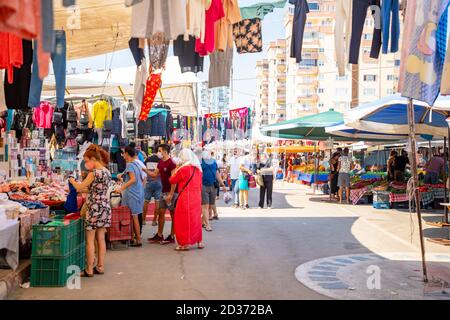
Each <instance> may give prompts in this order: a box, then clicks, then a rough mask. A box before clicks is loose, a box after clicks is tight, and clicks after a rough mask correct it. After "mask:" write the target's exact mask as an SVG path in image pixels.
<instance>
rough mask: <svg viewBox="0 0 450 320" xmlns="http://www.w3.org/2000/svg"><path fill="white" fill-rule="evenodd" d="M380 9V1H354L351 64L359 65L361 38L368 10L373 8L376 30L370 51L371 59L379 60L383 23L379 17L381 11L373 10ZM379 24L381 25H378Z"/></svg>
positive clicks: (374, 30)
mask: <svg viewBox="0 0 450 320" xmlns="http://www.w3.org/2000/svg"><path fill="white" fill-rule="evenodd" d="M374 6H375V7H376V8H380V0H357V1H353V8H352V37H351V40H350V56H349V62H350V63H351V64H358V62H359V51H360V48H361V37H362V33H363V29H364V25H365V22H366V17H367V9H369V8H371V10H372V16H373V18H374V29H373V38H372V47H371V49H370V57H371V58H373V59H378V57H379V55H380V50H381V23H380V19H379V17H378V16H377V15H378V14H379V12H380V11H379V10H375V9H372V8H373V7H374ZM378 24H379V25H378Z"/></svg>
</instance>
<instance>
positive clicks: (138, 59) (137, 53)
mask: <svg viewBox="0 0 450 320" xmlns="http://www.w3.org/2000/svg"><path fill="white" fill-rule="evenodd" d="M128 47H129V48H130V51H131V54H132V55H133V59H134V62H135V63H136V66H138V67H139V66H140V65H141V63H142V59H144V58H145V54H144V49H143V48H140V46H139V39H138V38H131V39H130V40H129V41H128Z"/></svg>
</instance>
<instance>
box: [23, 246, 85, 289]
mask: <svg viewBox="0 0 450 320" xmlns="http://www.w3.org/2000/svg"><path fill="white" fill-rule="evenodd" d="M84 255H85V245H84V244H82V245H80V246H79V247H78V248H76V249H75V250H73V252H70V253H69V254H68V255H67V256H65V257H32V258H31V286H32V287H64V286H66V283H67V279H69V277H70V276H71V275H73V273H67V271H68V267H69V266H73V265H75V266H77V267H78V268H79V270H80V271H82V270H84V267H85V258H84Z"/></svg>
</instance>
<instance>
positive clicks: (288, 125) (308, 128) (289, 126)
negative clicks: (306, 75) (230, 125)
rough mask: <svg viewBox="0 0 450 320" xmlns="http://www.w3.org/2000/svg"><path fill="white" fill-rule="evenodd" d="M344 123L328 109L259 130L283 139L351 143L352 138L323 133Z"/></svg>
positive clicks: (338, 115)
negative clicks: (332, 140)
mask: <svg viewBox="0 0 450 320" xmlns="http://www.w3.org/2000/svg"><path fill="white" fill-rule="evenodd" d="M343 122H344V115H343V114H342V113H340V112H337V111H334V110H333V109H330V110H329V111H326V112H322V113H318V114H313V115H309V116H305V117H301V118H297V119H293V120H287V121H283V122H279V123H276V124H272V125H268V126H265V127H263V128H261V132H262V133H263V134H264V135H267V136H270V137H278V138H285V139H307V140H327V139H329V138H333V139H334V140H338V141H353V140H355V139H353V138H347V137H339V136H334V135H332V134H330V133H327V132H325V128H326V127H331V126H335V125H338V124H342V123H343Z"/></svg>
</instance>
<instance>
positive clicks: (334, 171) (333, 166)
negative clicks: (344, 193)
mask: <svg viewBox="0 0 450 320" xmlns="http://www.w3.org/2000/svg"><path fill="white" fill-rule="evenodd" d="M339 157H340V153H339V152H335V153H333V155H332V156H331V159H330V176H329V180H330V200H332V199H338V192H339V187H338V178H339V171H338V166H339Z"/></svg>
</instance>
